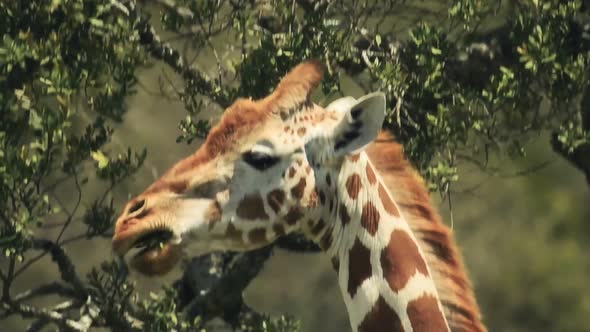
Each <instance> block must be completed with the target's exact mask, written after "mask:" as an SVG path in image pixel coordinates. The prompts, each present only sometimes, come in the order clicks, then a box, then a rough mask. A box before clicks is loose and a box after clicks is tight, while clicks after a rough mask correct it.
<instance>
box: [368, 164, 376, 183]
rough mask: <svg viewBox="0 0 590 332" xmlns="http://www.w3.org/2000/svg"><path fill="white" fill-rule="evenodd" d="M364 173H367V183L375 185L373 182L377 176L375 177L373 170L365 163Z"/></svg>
mask: <svg viewBox="0 0 590 332" xmlns="http://www.w3.org/2000/svg"><path fill="white" fill-rule="evenodd" d="M366 171H367V179H368V180H369V183H370V184H375V182H377V176H376V175H375V171H374V170H373V167H372V166H371V164H370V163H367V167H366Z"/></svg>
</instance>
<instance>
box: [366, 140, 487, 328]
mask: <svg viewBox="0 0 590 332" xmlns="http://www.w3.org/2000/svg"><path fill="white" fill-rule="evenodd" d="M365 151H366V153H367V155H368V156H369V159H370V160H371V162H372V163H373V165H374V166H375V168H376V169H377V170H378V171H379V173H380V174H381V177H382V178H383V181H384V182H385V185H386V186H387V187H388V189H389V191H390V192H391V195H392V196H393V198H394V200H395V201H396V202H397V203H398V205H399V207H400V209H401V210H402V213H403V215H404V217H405V218H406V219H407V221H408V223H409V224H410V227H411V228H412V231H413V232H414V234H415V235H416V238H417V239H418V242H419V245H420V247H421V249H422V251H423V252H424V255H425V256H426V261H427V263H428V266H429V269H430V272H431V273H432V276H433V279H434V282H435V284H436V288H437V290H438V292H439V296H440V299H441V302H442V304H443V307H444V311H445V316H446V317H447V320H448V323H449V326H450V328H451V330H452V331H455V332H475V331H477V332H483V331H486V329H485V327H484V326H483V324H482V322H481V313H480V311H479V307H478V305H477V302H476V300H475V297H474V294H473V289H472V286H471V283H470V281H469V278H468V276H467V273H466V271H465V267H464V264H463V260H462V258H461V254H460V253H459V250H458V248H457V246H456V244H455V241H454V239H453V236H452V232H451V230H450V229H449V228H448V227H447V226H446V225H445V224H444V223H443V222H442V218H441V216H440V214H439V213H438V212H437V211H436V209H435V207H434V206H433V204H432V202H431V199H430V195H429V193H428V190H427V189H426V186H425V184H424V181H423V179H422V178H421V177H420V175H419V174H418V173H417V172H416V171H415V170H414V169H413V167H412V166H411V165H410V163H409V162H408V161H407V160H406V159H405V158H404V155H403V148H402V146H401V145H400V144H399V143H397V142H396V141H395V140H394V138H393V136H392V135H391V134H389V133H386V132H381V133H380V134H379V136H378V137H377V139H376V140H375V141H374V142H373V143H372V144H370V145H369V146H368V147H367V149H366V150H365Z"/></svg>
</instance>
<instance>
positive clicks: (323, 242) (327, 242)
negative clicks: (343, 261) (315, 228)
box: [320, 228, 332, 250]
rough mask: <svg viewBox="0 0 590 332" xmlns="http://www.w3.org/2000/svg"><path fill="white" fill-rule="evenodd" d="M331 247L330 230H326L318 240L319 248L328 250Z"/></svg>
mask: <svg viewBox="0 0 590 332" xmlns="http://www.w3.org/2000/svg"><path fill="white" fill-rule="evenodd" d="M331 246H332V228H328V229H327V230H326V231H325V232H324V235H322V238H321V239H320V248H322V249H323V250H328V249H329V248H330V247H331Z"/></svg>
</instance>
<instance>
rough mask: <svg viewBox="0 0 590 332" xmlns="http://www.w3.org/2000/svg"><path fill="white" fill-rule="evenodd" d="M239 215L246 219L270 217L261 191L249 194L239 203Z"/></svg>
mask: <svg viewBox="0 0 590 332" xmlns="http://www.w3.org/2000/svg"><path fill="white" fill-rule="evenodd" d="M237 215H238V217H240V218H244V219H251V220H252V219H268V214H266V211H265V210H264V202H263V201H262V196H260V193H254V194H248V195H246V196H245V197H244V198H242V200H241V201H240V202H239V203H238V209H237Z"/></svg>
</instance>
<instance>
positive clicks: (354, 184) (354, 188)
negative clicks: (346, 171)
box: [346, 173, 362, 199]
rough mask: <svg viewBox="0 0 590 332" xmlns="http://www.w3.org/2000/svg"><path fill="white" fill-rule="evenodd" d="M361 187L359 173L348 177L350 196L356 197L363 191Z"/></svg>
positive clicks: (347, 188)
mask: <svg viewBox="0 0 590 332" xmlns="http://www.w3.org/2000/svg"><path fill="white" fill-rule="evenodd" d="M361 187H362V183H361V177H360V175H358V174H357V173H354V174H352V175H351V176H349V177H348V179H346V191H347V192H348V196H350V198H352V199H356V198H357V197H358V195H359V192H360V191H361Z"/></svg>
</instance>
